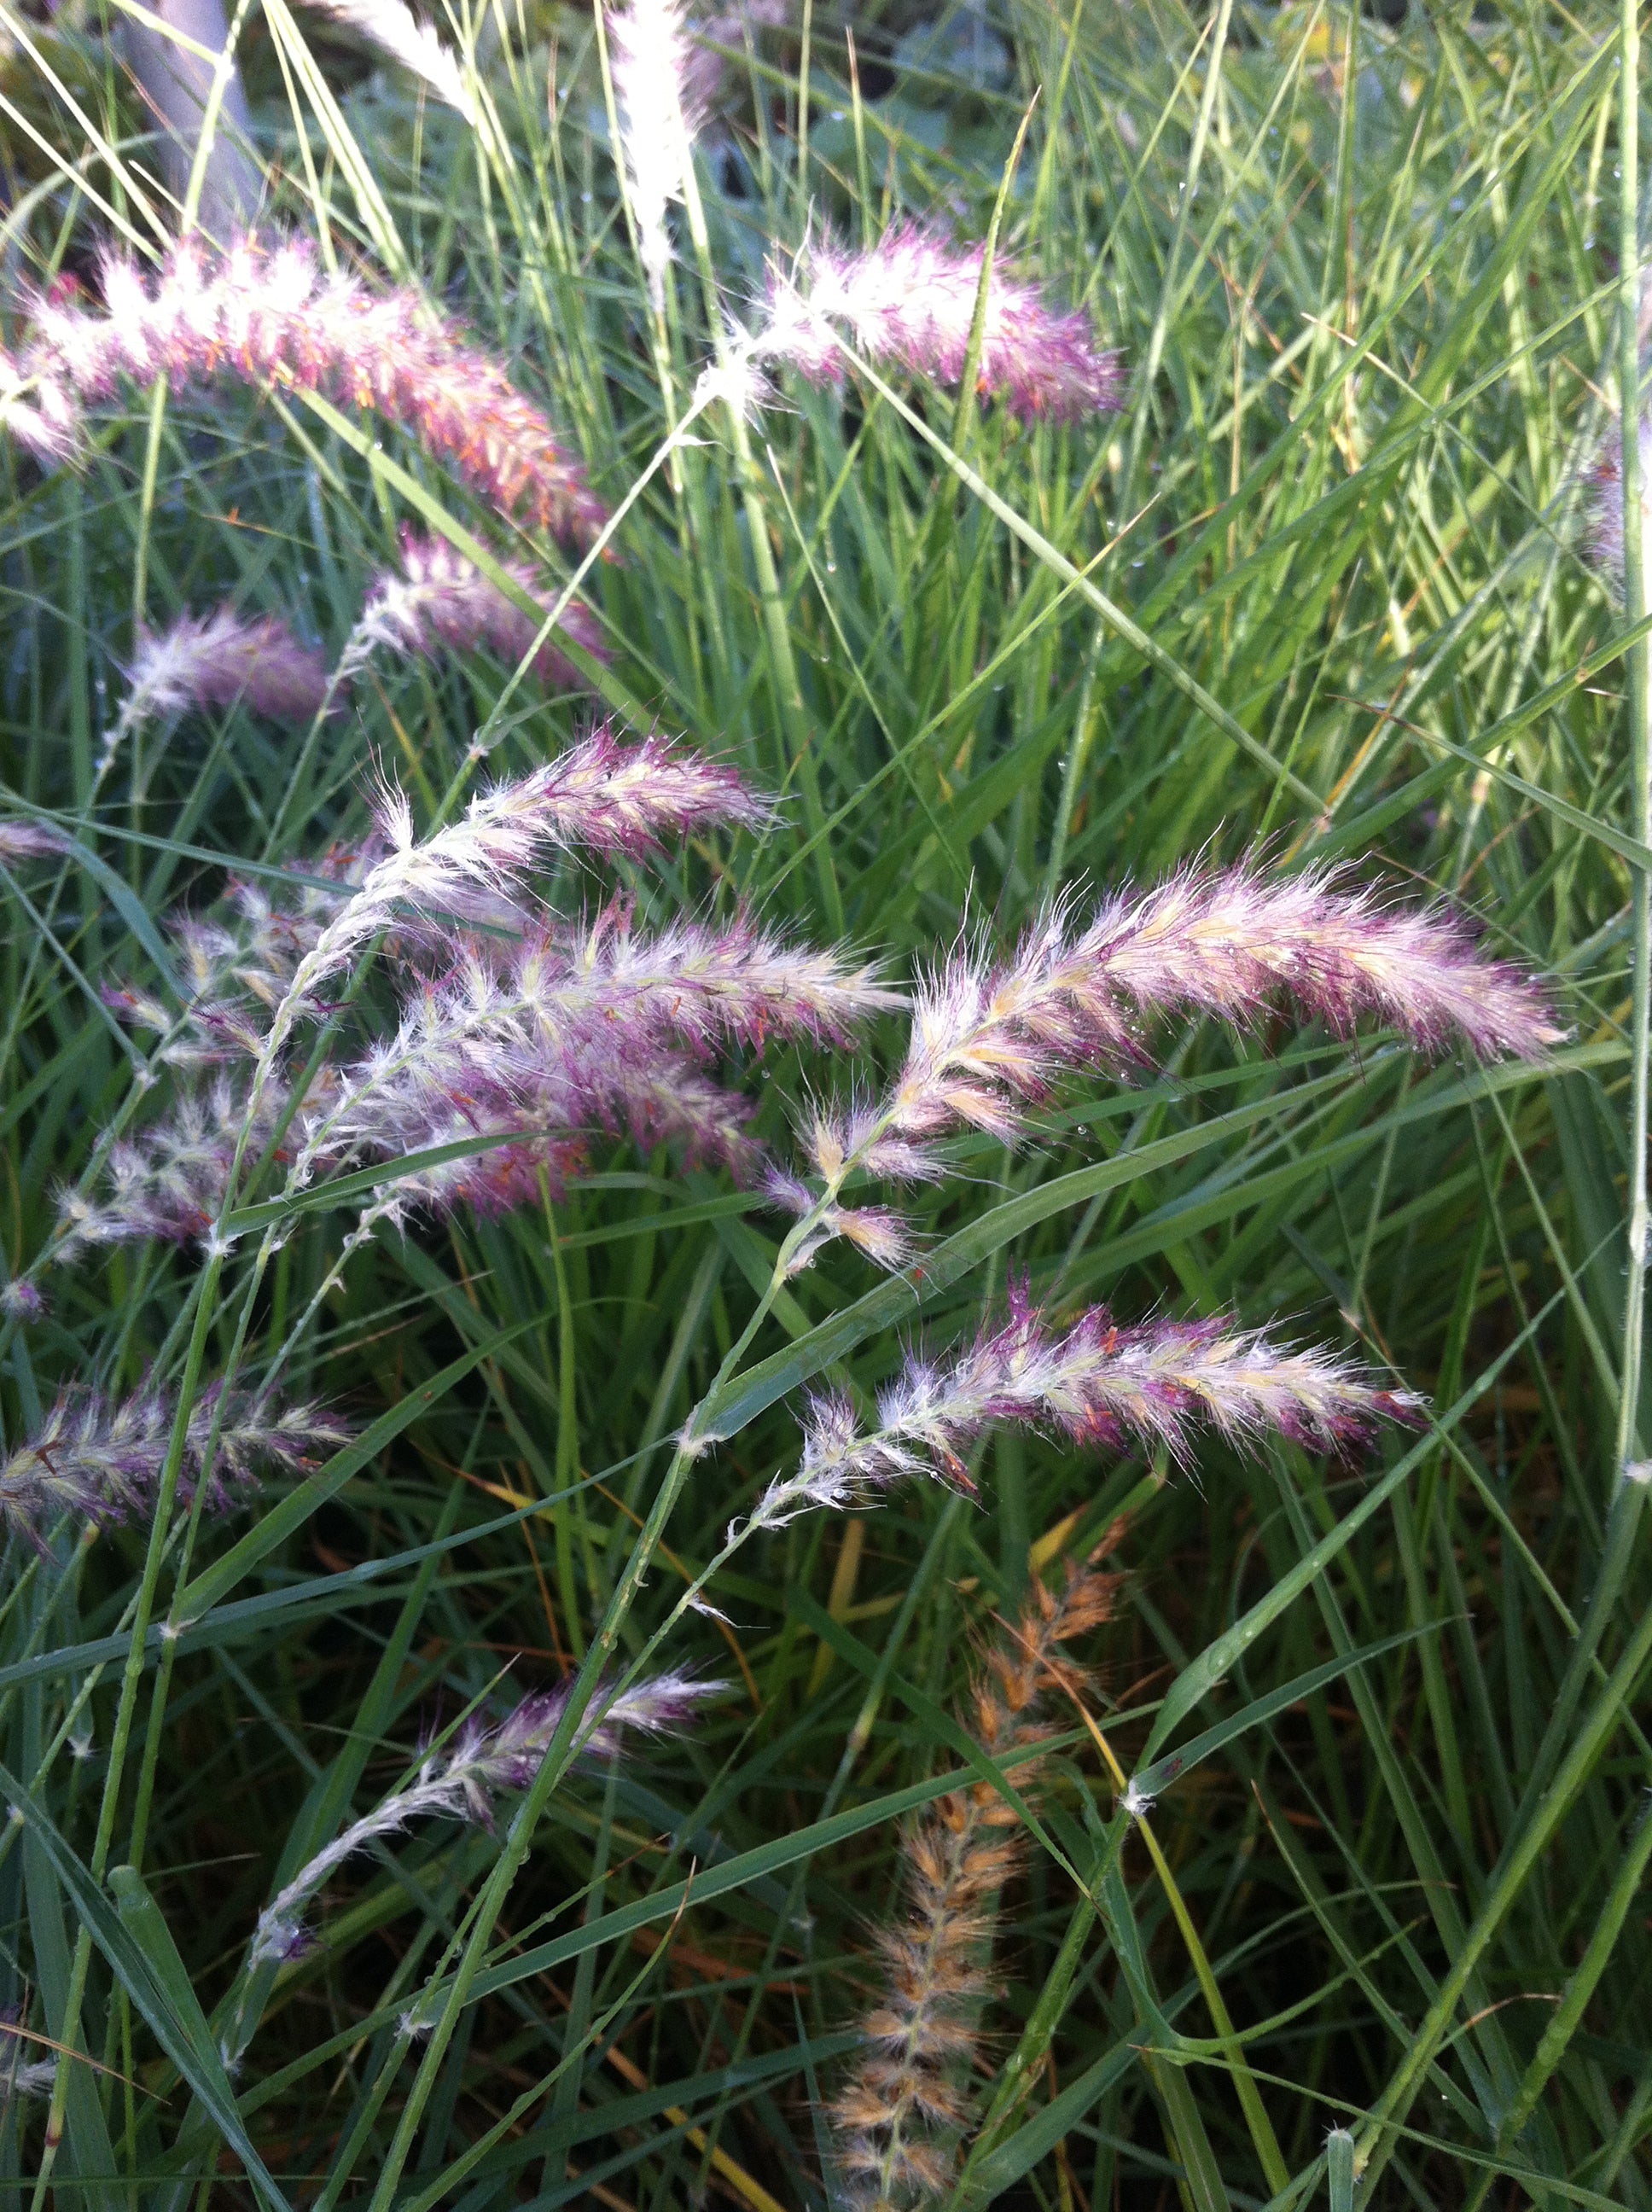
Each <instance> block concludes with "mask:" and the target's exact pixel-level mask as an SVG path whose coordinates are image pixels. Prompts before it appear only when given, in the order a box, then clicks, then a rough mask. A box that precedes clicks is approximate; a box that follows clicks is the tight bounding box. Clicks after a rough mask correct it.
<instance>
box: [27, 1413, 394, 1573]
mask: <svg viewBox="0 0 1652 2212" xmlns="http://www.w3.org/2000/svg"><path fill="white" fill-rule="evenodd" d="M221 1397H222V1389H220V1387H219V1386H218V1385H217V1384H213V1385H212V1386H211V1387H210V1388H209V1389H205V1390H203V1391H202V1392H201V1393H200V1395H198V1396H197V1399H196V1401H195V1403H194V1404H193V1406H192V1407H191V1409H190V1415H189V1422H188V1425H187V1430H186V1433H185V1445H184V1463H183V1474H182V1481H181V1486H180V1489H179V1498H180V1499H185V1500H186V1499H188V1498H190V1497H191V1495H192V1494H193V1492H194V1489H195V1486H196V1485H197V1483H198V1482H199V1481H200V1480H201V1478H202V1474H203V1470H205V1468H206V1454H207V1449H208V1446H209V1444H210V1443H213V1435H212V1432H213V1429H214V1426H215V1424H216V1427H217V1437H216V1446H215V1449H214V1452H213V1459H212V1465H211V1469H210V1473H208V1474H207V1475H206V1480H207V1498H206V1503H207V1504H209V1505H210V1507H211V1509H212V1510H213V1511H214V1512H219V1513H222V1512H227V1511H228V1510H229V1509H230V1507H231V1506H232V1505H234V1504H235V1503H236V1501H237V1499H238V1498H240V1497H242V1496H244V1495H245V1494H246V1492H248V1491H249V1490H251V1489H252V1488H253V1487H255V1486H256V1482H257V1479H258V1474H259V1472H260V1470H274V1471H276V1472H280V1473H285V1474H297V1473H301V1472H303V1471H305V1470H306V1469H307V1468H312V1467H314V1466H315V1465H317V1464H318V1462H319V1459H321V1458H325V1457H327V1456H328V1455H331V1453H332V1452H333V1451H335V1450H337V1448H338V1447H339V1446H340V1445H341V1444H343V1443H347V1442H348V1441H349V1437H350V1435H351V1433H352V1431H351V1430H350V1428H349V1425H348V1424H347V1423H346V1422H343V1421H341V1420H339V1419H337V1416H336V1415H334V1414H332V1413H327V1412H325V1410H324V1409H323V1408H321V1407H317V1406H310V1405H302V1406H289V1407H286V1408H285V1409H284V1410H280V1409H276V1408H272V1407H266V1406H264V1405H263V1404H262V1403H260V1402H255V1401H249V1400H246V1399H245V1398H240V1397H234V1396H232V1397H231V1398H230V1399H229V1401H228V1403H226V1404H225V1405H224V1406H223V1407H222V1408H221V1407H220V1405H219V1400H220V1398H221ZM174 1413H175V1407H174V1405H173V1400H172V1398H171V1396H170V1395H169V1394H168V1393H167V1391H165V1390H163V1389H161V1388H160V1387H159V1386H158V1385H155V1384H146V1385H145V1386H144V1387H143V1389H140V1390H139V1391H137V1393H136V1394H135V1395H133V1396H131V1397H130V1398H127V1399H125V1400H123V1401H120V1402H118V1403H114V1402H112V1401H109V1400H108V1399H106V1398H104V1397H102V1396H101V1395H99V1394H98V1393H97V1392H96V1391H91V1390H76V1389H70V1390H65V1391H64V1392H63V1394H62V1395H60V1396H59V1397H58V1401H57V1403H56V1404H55V1405H54V1406H53V1407H52V1410H51V1412H50V1413H48V1414H47V1415H46V1419H45V1420H44V1421H43V1422H42V1424H41V1425H40V1426H39V1429H38V1430H37V1431H36V1432H35V1434H34V1435H33V1437H30V1438H29V1439H28V1441H27V1443H21V1444H20V1445H19V1446H18V1447H17V1449H15V1451H14V1452H12V1454H11V1455H10V1456H9V1458H8V1459H7V1460H6V1461H5V1462H4V1463H3V1465H0V1523H3V1524H4V1525H5V1526H6V1527H8V1528H10V1529H12V1530H13V1531H14V1532H15V1533H16V1534H21V1535H22V1536H24V1537H25V1538H26V1539H27V1541H29V1542H30V1543H33V1544H34V1545H36V1546H37V1547H38V1546H39V1542H40V1533H39V1532H40V1530H41V1528H43V1527H44V1526H46V1525H47V1524H48V1523H49V1522H50V1521H51V1520H52V1518H53V1517H54V1516H56V1515H58V1514H59V1513H75V1514H79V1515H80V1516H82V1517H83V1518H84V1519H86V1520H89V1521H93V1522H98V1523H100V1524H101V1523H103V1522H112V1521H124V1520H127V1519H129V1518H130V1517H131V1516H132V1515H134V1514H137V1513H141V1512H143V1511H146V1510H149V1507H150V1504H151V1502H152V1500H153V1498H154V1494H155V1488H156V1486H157V1485H158V1484H159V1482H160V1480H161V1472H162V1470H163V1468H164V1467H165V1464H166V1459H167V1450H168V1449H169V1447H170V1444H171V1441H172V1431H173V1419H174Z"/></svg>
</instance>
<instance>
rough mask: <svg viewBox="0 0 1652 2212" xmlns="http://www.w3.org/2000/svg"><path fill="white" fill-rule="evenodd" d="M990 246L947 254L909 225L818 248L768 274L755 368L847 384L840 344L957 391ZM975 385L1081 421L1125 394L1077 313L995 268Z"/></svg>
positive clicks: (1027, 412)
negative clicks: (776, 367)
mask: <svg viewBox="0 0 1652 2212" xmlns="http://www.w3.org/2000/svg"><path fill="white" fill-rule="evenodd" d="M985 252H986V249H985V247H984V246H965V247H957V246H950V245H948V244H947V243H946V242H945V241H944V240H943V239H941V238H940V237H938V235H937V234H935V233H933V232H932V231H929V230H926V229H923V228H919V227H918V226H917V225H915V224H903V225H899V226H897V227H896V228H894V229H892V230H890V231H888V232H886V233H885V234H884V237H883V238H882V239H880V240H878V244H877V245H876V246H869V247H867V248H865V250H864V251H862V252H851V251H849V250H848V249H847V248H845V247H841V246H834V245H832V244H830V243H829V242H826V241H823V242H821V243H819V244H817V245H812V246H806V247H805V249H804V251H803V252H802V253H801V254H800V255H799V257H798V259H797V261H796V262H795V264H793V266H792V267H791V268H790V269H782V268H780V267H778V266H777V267H775V268H774V269H772V270H771V271H770V276H769V287H768V320H767V323H766V324H765V325H764V326H763V328H762V330H761V331H759V332H758V334H757V336H756V339H755V340H754V341H753V343H752V354H753V357H754V359H755V360H756V362H758V363H760V364H761V363H765V362H789V363H790V364H791V366H792V367H793V368H795V369H797V370H798V371H799V374H802V375H803V376H805V377H806V378H807V379H808V380H810V382H811V383H812V384H826V385H835V384H839V383H841V381H842V378H843V370H844V362H845V353H844V344H845V343H847V345H848V346H849V347H850V348H851V349H853V350H854V351H856V352H859V353H860V354H862V355H864V356H865V358H866V359H867V360H869V361H871V362H874V363H877V364H878V365H880V366H882V365H884V364H888V365H891V366H893V367H896V368H902V369H905V370H907V371H908V372H909V373H910V374H913V375H915V376H925V377H930V378H932V379H933V380H934V381H935V382H937V383H938V384H948V385H956V384H957V383H958V382H959V381H960V380H962V378H963V372H964V368H965V365H966V363H967V362H968V360H969V335H970V331H971V330H972V329H973V327H974V325H975V301H976V298H977V295H978V294H979V292H980V289H981V270H982V268H983V266H984V258H985ZM976 382H977V386H978V389H979V390H980V392H981V395H982V397H983V398H985V397H987V396H997V397H999V398H1001V399H1002V400H1003V402H1004V404H1005V406H1006V407H1008V408H1009V410H1010V411H1011V413H1012V414H1015V415H1019V416H1023V417H1025V418H1026V419H1028V420H1029V421H1031V420H1037V419H1040V418H1044V417H1048V419H1050V420H1052V421H1055V422H1076V421H1078V419H1080V418H1081V417H1082V416H1086V415H1094V414H1107V413H1110V412H1111V411H1112V410H1114V409H1115V408H1116V407H1117V406H1118V404H1119V402H1120V399H1121V395H1122V390H1123V386H1122V382H1121V375H1120V369H1119V361H1118V356H1117V355H1116V354H1114V353H1109V352H1108V351H1107V350H1106V349H1104V348H1102V347H1100V346H1098V345H1097V344H1096V338H1095V334H1094V332H1093V331H1092V330H1091V328H1090V318H1089V316H1088V315H1087V314H1085V313H1084V312H1083V311H1082V310H1079V309H1075V310H1072V311H1071V312H1068V313H1062V312H1061V311H1060V309H1058V308H1055V307H1052V306H1051V305H1050V304H1049V302H1048V300H1047V299H1046V297H1045V295H1044V293H1043V291H1042V289H1041V287H1039V286H1038V285H1036V284H1033V283H1028V282H1027V281H1026V280H1025V279H1023V278H1021V277H1018V276H1016V275H1015V274H1014V273H1013V270H1011V268H1009V267H1007V266H1006V265H1005V264H1004V263H1002V262H1000V261H997V260H995V261H994V263H993V273H992V277H991V281H990V283H989V284H988V287H987V313H986V320H985V324H984V325H983V329H982V334H981V355H980V359H979V362H978V363H977V368H976Z"/></svg>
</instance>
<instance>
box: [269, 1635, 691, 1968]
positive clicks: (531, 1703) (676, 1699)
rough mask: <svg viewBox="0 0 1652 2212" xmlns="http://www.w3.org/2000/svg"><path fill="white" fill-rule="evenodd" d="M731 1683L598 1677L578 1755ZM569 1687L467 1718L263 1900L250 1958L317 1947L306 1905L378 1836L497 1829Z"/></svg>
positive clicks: (658, 1727) (612, 1749)
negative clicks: (405, 1780)
mask: <svg viewBox="0 0 1652 2212" xmlns="http://www.w3.org/2000/svg"><path fill="white" fill-rule="evenodd" d="M569 1687H570V1685H568V1683H563V1684H562V1685H560V1686H558V1687H557V1688H556V1689H554V1690H545V1691H542V1692H539V1693H538V1694H537V1695H536V1696H533V1697H531V1698H525V1699H523V1701H522V1703H521V1704H520V1705H518V1706H517V1708H516V1710H515V1711H513V1712H512V1713H510V1714H508V1715H507V1717H506V1718H505V1719H504V1720H502V1721H501V1722H500V1723H498V1725H497V1726H496V1727H493V1728H489V1727H488V1726H487V1725H486V1723H484V1722H483V1721H482V1720H481V1719H479V1718H477V1717H472V1718H471V1719H469V1720H467V1721H466V1722H465V1723H464V1724H463V1726H462V1727H461V1728H460V1729H459V1730H458V1732H457V1733H456V1735H454V1738H453V1740H452V1742H451V1743H450V1744H447V1745H446V1746H444V1747H443V1748H442V1749H441V1750H440V1751H437V1752H434V1753H432V1754H431V1755H430V1757H429V1758H428V1759H425V1760H424V1762H423V1764H422V1765H421V1767H420V1768H419V1771H418V1775H417V1778H416V1780H415V1781H414V1782H412V1783H411V1784H410V1785H409V1787H408V1788H407V1789H405V1790H398V1791H397V1792H396V1793H395V1794H394V1795H393V1796H389V1797H386V1799H385V1800H384V1801H383V1802H382V1803H380V1805H378V1806H376V1807H375V1808H374V1810H373V1811H372V1812H371V1813H367V1814H363V1815H362V1817H361V1819H360V1820H356V1821H354V1822H352V1824H351V1825H350V1826H349V1827H348V1828H346V1829H345V1830H344V1832H343V1834H342V1835H340V1836H338V1837H337V1838H335V1839H334V1840H333V1842H331V1844H328V1845H327V1847H326V1849H325V1850H322V1851H318V1852H317V1854H316V1856H315V1857H313V1859H311V1860H310V1861H309V1862H308V1863H307V1865H305V1866H303V1867H302V1868H301V1869H300V1870H299V1872H298V1873H297V1874H295V1875H294V1877H293V1879H292V1880H291V1881H289V1882H288V1884H287V1886H286V1887H285V1888H284V1889H282V1891H281V1893H279V1895H278V1896H276V1898H274V1899H272V1900H271V1901H270V1904H269V1905H266V1906H265V1908H264V1911H263V1912H261V1913H260V1914H259V1916H258V1932H257V1934H256V1935H255V1936H254V1937H253V1939H252V1954H251V1958H252V1964H253V1965H254V1966H258V1965H261V1964H264V1963H267V1962H270V1961H273V1960H287V1959H295V1958H299V1957H301V1955H302V1954H304V1953H305V1952H306V1951H307V1950H308V1949H309V1948H311V1945H312V1942H313V1938H312V1937H311V1936H310V1935H309V1933H308V1931H307V1929H306V1927H305V1925H304V1919H303V1914H304V1908H305V1906H306V1905H307V1904H308V1903H309V1900H310V1899H312V1898H313V1896H314V1895H315V1893H316V1892H317V1891H318V1890H319V1888H320V1887H321V1886H322V1884H323V1883H324V1882H325V1881H326V1880H327V1879H328V1877H329V1875H331V1874H333V1873H334V1872H335V1871H336V1870H337V1869H338V1868H339V1867H341V1866H343V1863H344V1862H345V1861H346V1860H347V1859H349V1858H352V1857H354V1856H355V1853H356V1852H357V1851H359V1850H362V1849H363V1848H364V1847H365V1846H366V1845H367V1844H370V1843H371V1842H373V1841H374V1838H376V1837H379V1836H388V1835H394V1834H397V1833H398V1832H400V1831H401V1830H403V1829H404V1828H406V1827H408V1826H410V1824H411V1823H412V1822H413V1821H415V1820H467V1821H471V1822H473V1823H475V1824H476V1825H477V1826H481V1827H484V1828H488V1829H491V1828H492V1827H493V1825H494V1809H493V1801H494V1799H495V1797H496V1796H499V1795H500V1794H501V1792H503V1791H505V1790H525V1789H527V1788H528V1787H529V1785H530V1784H531V1783H532V1781H533V1778H534V1777H535V1775H536V1774H538V1771H539V1769H540V1766H541V1765H542V1764H543V1763H544V1756H545V1753H546V1752H547V1751H548V1750H549V1749H550V1741H551V1739H552V1737H553V1736H554V1735H556V1729H557V1727H558V1725H559V1723H561V1721H562V1715H563V1714H564V1712H565V1711H567V1709H568V1691H569ZM725 1688H726V1684H725V1683H722V1682H715V1681H696V1680H694V1679H693V1678H692V1677H691V1676H690V1675H688V1674H684V1673H683V1672H681V1671H680V1670H678V1671H675V1672H673V1673H671V1674H658V1675H655V1676H654V1677H653V1679H652V1680H645V1681H641V1682H635V1683H633V1684H632V1686H630V1688H629V1689H627V1690H622V1691H620V1692H618V1693H617V1694H616V1693H615V1692H613V1691H612V1690H611V1689H609V1688H605V1687H604V1685H603V1684H601V1683H598V1686H597V1689H596V1692H595V1694H594V1695H593V1697H592V1701H591V1704H590V1706H589V1707H588V1709H587V1711H586V1715H585V1717H584V1718H583V1719H582V1721H581V1722H580V1726H579V1729H578V1731H577V1733H576V1735H575V1736H574V1752H575V1755H576V1756H579V1755H583V1756H587V1757H594V1758H598V1759H617V1758H619V1757H620V1756H621V1755H622V1753H623V1748H624V1737H625V1731H626V1730H627V1729H639V1730H641V1732H642V1733H643V1734H645V1735H660V1734H663V1733H665V1732H666V1731H668V1730H674V1729H681V1728H683V1727H684V1726H686V1724H687V1723H689V1721H691V1720H692V1719H693V1718H694V1717H695V1714H696V1713H697V1711H698V1710H699V1708H700V1707H701V1705H703V1704H704V1703H705V1702H706V1700H707V1699H709V1698H714V1697H717V1696H719V1695H720V1693H721V1692H722V1691H723V1690H724V1689H725Z"/></svg>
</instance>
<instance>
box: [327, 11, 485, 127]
mask: <svg viewBox="0 0 1652 2212" xmlns="http://www.w3.org/2000/svg"><path fill="white" fill-rule="evenodd" d="M301 4H302V5H303V6H305V7H307V8H309V9H313V11H314V12H315V14H317V15H325V16H326V17H328V18H329V20H330V21H332V22H335V23H342V24H343V26H344V27H345V28H346V29H347V30H351V31H354V32H355V33H357V34H358V35H359V36H360V37H361V38H363V39H365V40H367V44H368V45H369V46H376V47H377V48H378V49H379V52H380V53H381V54H384V55H386V57H387V58H389V59H390V60H391V61H393V62H399V63H400V64H401V65H402V67H403V68H404V69H405V70H411V71H412V72H413V74H414V76H416V77H422V79H423V80H424V82H425V83H426V84H428V86H429V88H430V89H431V91H432V92H434V94H435V95H436V97H437V99H438V100H446V103H447V105H448V106H449V107H452V108H455V109H457V111H458V112H459V114H461V115H462V116H463V117H464V118H465V121H466V122H467V123H470V124H474V123H475V121H476V119H477V113H476V102H475V101H474V100H472V99H471V94H470V93H469V91H468V90H467V89H466V88H465V79H464V76H463V75H462V74H461V73H460V70H459V57H458V56H457V55H456V54H455V53H454V52H452V48H451V47H448V46H443V44H442V42H441V40H440V39H439V38H438V37H437V36H436V34H435V33H434V31H433V30H432V29H431V27H430V26H429V25H428V23H422V22H420V21H419V19H418V17H417V16H416V15H414V14H413V12H412V10H411V9H409V8H406V7H404V5H403V4H402V0H301Z"/></svg>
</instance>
